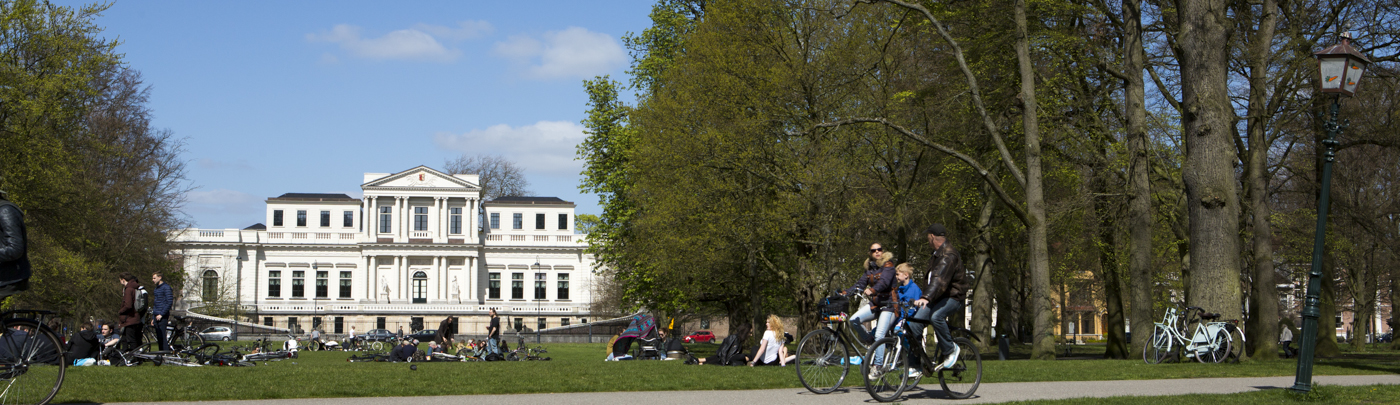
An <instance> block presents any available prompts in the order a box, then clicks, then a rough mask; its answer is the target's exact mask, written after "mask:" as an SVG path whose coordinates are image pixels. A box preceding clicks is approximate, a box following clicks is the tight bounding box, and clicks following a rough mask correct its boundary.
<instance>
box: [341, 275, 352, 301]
mask: <svg viewBox="0 0 1400 405" xmlns="http://www.w3.org/2000/svg"><path fill="white" fill-rule="evenodd" d="M352 284H353V283H351V282H350V272H348V271H342V272H340V298H350V286H351V285H352Z"/></svg>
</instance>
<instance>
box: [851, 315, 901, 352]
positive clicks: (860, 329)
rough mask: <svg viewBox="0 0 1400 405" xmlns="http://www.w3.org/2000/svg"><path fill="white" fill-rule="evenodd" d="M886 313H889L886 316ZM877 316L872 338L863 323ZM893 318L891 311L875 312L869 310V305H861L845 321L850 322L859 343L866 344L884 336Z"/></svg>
mask: <svg viewBox="0 0 1400 405" xmlns="http://www.w3.org/2000/svg"><path fill="white" fill-rule="evenodd" d="M886 315H889V317H888V318H887V317H886ZM877 317H878V318H879V320H878V321H876V322H875V337H873V338H872V337H870V332H869V331H866V330H865V323H866V322H870V321H871V320H874V319H876V318H877ZM893 320H894V313H893V312H881V313H879V314H876V313H874V312H872V311H871V310H870V306H869V305H864V306H861V307H860V310H859V311H856V313H855V314H854V315H851V318H850V319H848V320H847V322H850V323H851V330H853V331H855V332H856V336H857V337H859V338H860V340H861V343H864V344H868V343H870V342H874V341H876V340H880V338H882V337H885V334H886V333H888V332H889V330H890V322H891V321H893Z"/></svg>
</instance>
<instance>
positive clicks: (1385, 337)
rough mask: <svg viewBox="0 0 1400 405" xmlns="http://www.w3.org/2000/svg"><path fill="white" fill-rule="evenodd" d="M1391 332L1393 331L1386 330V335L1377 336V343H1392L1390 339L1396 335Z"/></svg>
mask: <svg viewBox="0 0 1400 405" xmlns="http://www.w3.org/2000/svg"><path fill="white" fill-rule="evenodd" d="M1391 333H1392V332H1386V333H1385V334H1384V335H1381V336H1380V337H1378V338H1376V343H1390V341H1391V340H1392V339H1394V338H1395V335H1393V334H1391Z"/></svg>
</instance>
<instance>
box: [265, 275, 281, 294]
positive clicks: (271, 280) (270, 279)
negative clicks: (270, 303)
mask: <svg viewBox="0 0 1400 405" xmlns="http://www.w3.org/2000/svg"><path fill="white" fill-rule="evenodd" d="M267 296H268V297H281V296H282V272H281V271H280V270H273V271H269V272H267Z"/></svg>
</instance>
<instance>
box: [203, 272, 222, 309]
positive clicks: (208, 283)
mask: <svg viewBox="0 0 1400 405" xmlns="http://www.w3.org/2000/svg"><path fill="white" fill-rule="evenodd" d="M203 293H204V294H203V296H202V297H201V298H204V302H214V301H218V300H219V272H217V271H213V270H205V271H204V291H203Z"/></svg>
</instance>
